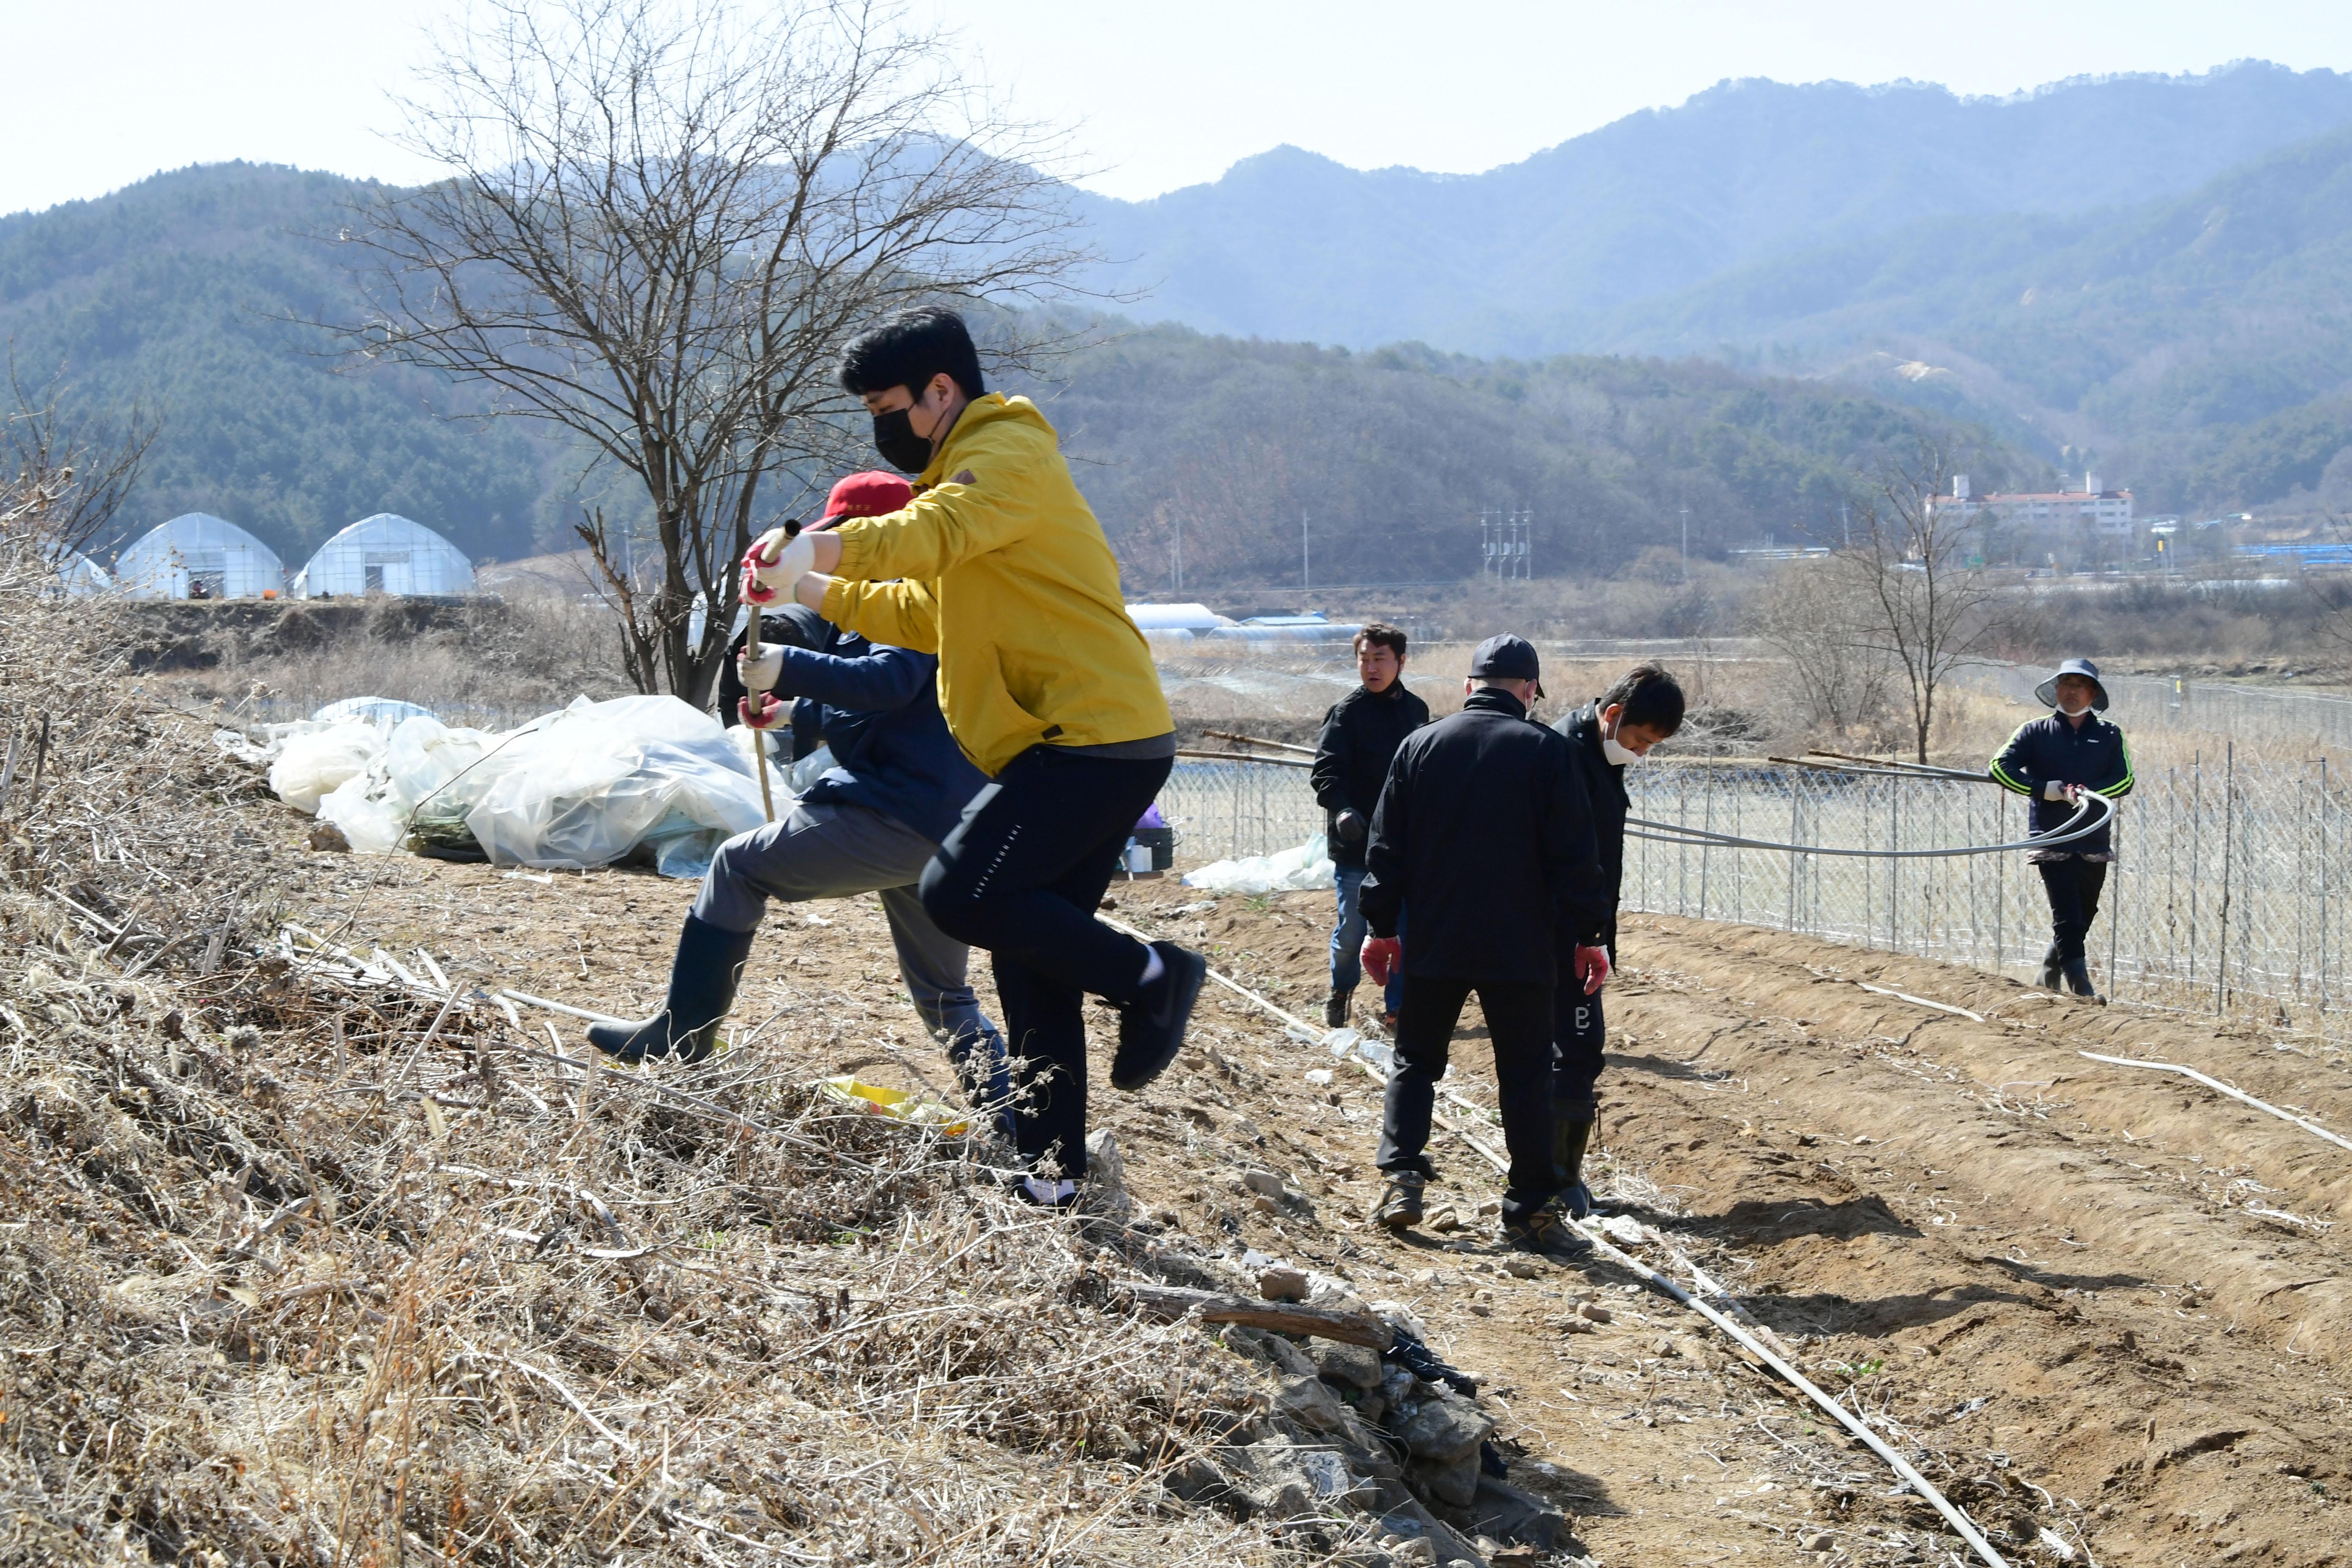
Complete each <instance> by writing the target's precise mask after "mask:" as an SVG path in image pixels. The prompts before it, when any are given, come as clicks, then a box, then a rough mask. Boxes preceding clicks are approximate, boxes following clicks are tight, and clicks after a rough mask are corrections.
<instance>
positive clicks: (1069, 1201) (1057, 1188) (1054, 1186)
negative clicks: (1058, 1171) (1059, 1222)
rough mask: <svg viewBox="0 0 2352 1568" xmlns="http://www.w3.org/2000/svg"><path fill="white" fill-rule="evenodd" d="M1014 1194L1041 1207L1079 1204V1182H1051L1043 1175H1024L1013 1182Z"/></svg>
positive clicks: (1065, 1207) (1024, 1201) (1048, 1207)
mask: <svg viewBox="0 0 2352 1568" xmlns="http://www.w3.org/2000/svg"><path fill="white" fill-rule="evenodd" d="M1013 1196H1014V1197H1016V1198H1019V1199H1020V1200H1021V1201H1022V1202H1023V1203H1024V1204H1029V1205H1033V1206H1034V1207H1037V1208H1041V1209H1065V1210H1067V1209H1074V1208H1076V1207H1077V1206H1078V1184H1077V1183H1076V1182H1071V1181H1060V1182H1049V1181H1047V1180H1045V1178H1044V1177H1042V1176H1024V1177H1022V1178H1021V1179H1020V1180H1019V1181H1017V1182H1015V1183H1013Z"/></svg>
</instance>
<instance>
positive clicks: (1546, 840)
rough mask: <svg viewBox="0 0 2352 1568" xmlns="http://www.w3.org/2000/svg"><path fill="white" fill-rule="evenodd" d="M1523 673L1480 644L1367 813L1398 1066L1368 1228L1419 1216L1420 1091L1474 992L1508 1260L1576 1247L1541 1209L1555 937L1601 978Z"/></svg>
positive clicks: (1547, 1180) (1589, 860)
mask: <svg viewBox="0 0 2352 1568" xmlns="http://www.w3.org/2000/svg"><path fill="white" fill-rule="evenodd" d="M1538 674H1539V669H1538V662H1537V658H1536V650H1535V649H1534V648H1533V647H1529V646H1528V644H1527V643H1526V642H1524V641H1522V640H1521V639H1519V638H1517V637H1489V638H1487V639H1486V641H1485V642H1483V643H1481V644H1479V645H1478V649H1477V652H1476V653H1475V654H1474V655H1473V656H1472V658H1471V661H1470V679H1469V680H1468V681H1467V682H1466V683H1465V690H1466V692H1467V694H1468V700H1467V701H1465V703H1464V704H1463V706H1462V710H1461V711H1460V712H1458V713H1454V714H1451V715H1449V716H1447V717H1446V718H1444V719H1441V720H1439V721H1437V722H1436V723H1434V724H1431V725H1429V726H1428V727H1426V728H1424V729H1423V730H1420V731H1416V732H1415V733H1414V734H1412V735H1411V736H1409V737H1407V739H1406V740H1405V742H1404V743H1403V744H1402V746H1400V747H1398V748H1397V754H1396V757H1395V760H1394V761H1392V762H1391V763H1390V764H1389V776H1388V781H1387V783H1386V784H1383V785H1382V786H1381V799H1380V805H1379V806H1378V807H1377V808H1376V809H1375V810H1374V812H1373V814H1372V832H1371V843H1370V848H1369V849H1368V851H1367V853H1366V855H1365V865H1366V870H1367V874H1366V876H1365V879H1364V888H1363V905H1362V907H1363V911H1364V920H1365V921H1366V923H1367V924H1369V925H1370V927H1371V930H1372V933H1373V934H1372V937H1371V938H1370V940H1369V941H1367V942H1365V944H1364V959H1365V963H1366V966H1367V967H1368V969H1370V972H1371V974H1372V977H1373V978H1374V979H1375V980H1385V979H1386V978H1387V976H1386V973H1385V972H1386V971H1388V970H1390V969H1391V968H1393V967H1394V966H1395V965H1397V964H1398V963H1399V962H1400V960H1401V961H1402V967H1403V971H1404V997H1403V1005H1402V1007H1401V1008H1400V1009H1399V1011H1398V1016H1397V1031H1396V1062H1397V1066H1396V1071H1395V1072H1394V1073H1393V1074H1391V1077H1390V1079H1389V1090H1388V1101H1387V1105H1386V1108H1385V1110H1384V1112H1383V1115H1382V1118H1381V1149H1380V1161H1379V1163H1380V1167H1381V1170H1382V1171H1383V1172H1385V1173H1387V1174H1388V1177H1389V1184H1388V1190H1387V1192H1386V1194H1384V1195H1383V1197H1382V1199H1381V1207H1380V1209H1379V1211H1378V1213H1377V1214H1376V1215H1375V1216H1374V1217H1375V1218H1377V1219H1378V1220H1379V1222H1380V1223H1381V1224H1382V1225H1385V1226H1390V1227H1391V1228H1402V1227H1403V1226H1410V1225H1413V1224H1415V1223H1417V1222H1418V1221H1419V1220H1420V1218H1421V1215H1422V1193H1423V1187H1424V1186H1425V1184H1427V1182H1428V1180H1429V1178H1430V1175H1431V1170H1430V1164H1429V1158H1428V1155H1427V1154H1426V1153H1425V1152H1424V1151H1425V1150H1426V1149H1427V1147H1428V1145H1429V1125H1430V1113H1431V1110H1432V1109H1433V1102H1434V1099H1435V1094H1436V1088H1437V1080H1438V1079H1441V1078H1443V1077H1444V1075H1445V1058H1446V1052H1447V1047H1449V1046H1450V1045H1451V1043H1452V1041H1453V1037H1454V1025H1455V1024H1456V1023H1458V1022H1459V1021H1460V1019H1461V1016H1462V1005H1463V1003H1464V1002H1465V1001H1467V1000H1468V999H1469V995H1470V993H1471V992H1472V991H1474V990H1475V991H1476V992H1477V993H1478V1005H1479V1006H1480V1008H1481V1009H1482V1010H1483V1011H1484V1012H1485V1013H1486V1029H1487V1033H1488V1035H1489V1037H1491V1039H1492V1041H1493V1044H1494V1048H1495V1079H1496V1087H1497V1088H1498V1089H1499V1090H1500V1095H1499V1098H1500V1100H1501V1103H1502V1111H1503V1141H1504V1143H1505V1145H1506V1146H1507V1148H1508V1150H1509V1151H1510V1162H1511V1168H1510V1172H1509V1174H1508V1176H1507V1185H1506V1187H1505V1191H1504V1194H1503V1235H1504V1239H1505V1240H1506V1241H1507V1242H1508V1243H1509V1244H1510V1245H1511V1246H1512V1247H1517V1248H1519V1249H1521V1250H1523V1251H1531V1252H1545V1253H1549V1254H1552V1255H1553V1256H1556V1257H1578V1256H1581V1255H1582V1254H1583V1253H1585V1252H1587V1251H1590V1250H1591V1244H1590V1243H1588V1242H1586V1241H1585V1240H1583V1238H1581V1237H1578V1236H1577V1235H1576V1234H1575V1233H1574V1232H1573V1231H1571V1230H1570V1229H1569V1228H1568V1227H1567V1226H1563V1225H1562V1224H1561V1223H1560V1221H1559V1211H1558V1209H1557V1207H1556V1206H1555V1205H1554V1204H1553V1202H1552V1198H1553V1196H1554V1194H1555V1193H1556V1192H1557V1190H1558V1184H1557V1182H1556V1181H1555V1180H1554V1178H1553V1175H1552V1150H1551V1109H1550V1097H1549V1094H1548V1093H1547V1088H1548V1084H1547V1079H1548V1078H1549V1073H1550V1070H1551V1020H1552V990H1553V987H1554V985H1555V984H1556V983H1557V982H1558V979H1559V964H1558V933H1559V931H1563V930H1564V931H1568V932H1570V935H1571V936H1572V939H1573V942H1574V957H1573V959H1572V961H1571V965H1572V967H1573V968H1574V969H1575V971H1576V972H1577V973H1579V974H1580V976H1581V977H1582V979H1583V981H1584V983H1585V984H1586V986H1587V988H1588V989H1590V990H1591V991H1596V992H1597V991H1598V990H1600V988H1601V984H1602V983H1603V982H1605V981H1606V980H1607V979H1608V977H1609V959H1608V954H1607V952H1605V951H1604V950H1603V948H1602V947H1601V933H1602V930H1603V928H1604V926H1605V925H1606V923H1607V921H1608V918H1609V898H1608V889H1607V888H1606V887H1605V886H1604V885H1603V883H1602V880H1601V867H1600V863H1599V859H1598V857H1597V852H1596V850H1595V848H1594V842H1593V834H1592V807H1591V803H1590V802H1589V801H1588V800H1587V799H1586V798H1585V793H1584V785H1583V783H1582V781H1581V780H1580V778H1579V777H1578V775H1577V770H1576V765H1575V763H1574V761H1573V759H1572V758H1571V757H1570V754H1569V743H1568V742H1567V741H1566V740H1564V739H1563V738H1562V737H1561V736H1559V734H1558V733H1556V732H1555V731H1550V730H1548V729H1546V728H1544V727H1543V726H1542V725H1540V724H1536V723H1532V722H1530V721H1528V705H1529V704H1530V703H1531V702H1532V701H1533V700H1535V699H1536V698H1537V697H1538V696H1540V695H1541V694H1542V688H1541V687H1540V685H1538ZM1408 905H1410V906H1411V908H1412V944H1411V946H1410V948H1408V949H1407V950H1405V951H1404V952H1402V954H1400V952H1399V951H1398V947H1399V944H1398V942H1397V940H1396V938H1397V922H1398V919H1399V917H1400V916H1401V915H1402V913H1403V911H1404V910H1405V908H1406V907H1407V906H1408Z"/></svg>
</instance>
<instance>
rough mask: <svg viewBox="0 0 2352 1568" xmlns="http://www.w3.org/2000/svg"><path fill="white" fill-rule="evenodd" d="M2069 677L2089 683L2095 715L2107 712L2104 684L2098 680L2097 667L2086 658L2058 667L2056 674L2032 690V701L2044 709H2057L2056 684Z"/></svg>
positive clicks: (2071, 659)
mask: <svg viewBox="0 0 2352 1568" xmlns="http://www.w3.org/2000/svg"><path fill="white" fill-rule="evenodd" d="M2070 675H2079V676H2081V677H2082V678H2083V679H2084V680H2087V681H2089V682H2090V683H2091V689H2092V690H2093V692H2094V693H2095V695H2094V696H2093V697H2092V698H2091V710H2092V711H2093V712H2095V713H2104V712H2105V711H2106V710H2107V688H2106V683H2105V681H2102V680H2101V679H2099V667H2098V666H2097V665H2095V664H2093V663H2092V662H2091V661H2090V660H2089V659H2087V658H2070V659H2068V660H2067V661H2066V662H2065V663H2063V664H2062V665H2060V666H2059V667H2058V673H2057V674H2055V675H2053V676H2052V677H2051V678H2050V679H2047V680H2045V681H2043V682H2042V684H2041V685H2039V686H2037V687H2035V688H2034V689H2033V700H2035V701H2036V702H2039V703H2041V704H2042V706H2043V707H2044V708H2055V707H2057V706H2058V683H2059V682H2060V681H2061V680H2063V679H2066V677H2068V676H2070Z"/></svg>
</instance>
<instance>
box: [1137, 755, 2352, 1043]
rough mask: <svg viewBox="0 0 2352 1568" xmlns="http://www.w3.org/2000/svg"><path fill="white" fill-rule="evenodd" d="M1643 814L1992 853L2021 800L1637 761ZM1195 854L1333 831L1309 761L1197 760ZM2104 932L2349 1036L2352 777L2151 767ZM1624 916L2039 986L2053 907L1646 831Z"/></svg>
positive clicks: (2002, 865)
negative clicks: (1841, 947) (1971, 969)
mask: <svg viewBox="0 0 2352 1568" xmlns="http://www.w3.org/2000/svg"><path fill="white" fill-rule="evenodd" d="M1626 784H1627V787H1628V788H1629V790H1630V791H1631V792H1632V794H1633V815H1634V816H1639V817H1646V818H1648V819H1650V820H1652V821H1654V822H1668V823H1675V824H1681V825H1687V826H1695V827H1703V828H1707V829H1711V830H1713V831H1715V832H1718V833H1727V834H1731V835H1734V836H1737V837H1748V838H1761V839H1769V840H1772V841H1776V842H1785V843H1790V844H1810V845H1834V846H1837V847H1842V848H1849V849H1895V848H1899V849H1921V848H1929V847H1963V846H1968V845H1974V844H1997V843H2003V842H2009V841H2012V840H2016V839H2020V838H2022V837H2024V836H2025V834H2026V831H2027V829H2026V820H2025V816H2026V802H2025V801H2024V800H2023V799H2022V798H2021V797H2020V796H2017V795H2011V794H2009V793H2008V792H2006V791H2004V790H2000V789H1998V788H1996V787H1994V786H1993V785H1992V784H1976V783H1967V782H1961V781H1957V780H1936V779H1926V778H1919V779H1895V778H1886V777H1880V776H1874V775H1868V774H1856V773H1829V772H1822V771H1818V770H1814V769H1810V768H1792V767H1785V766H1780V765H1776V764H1771V763H1699V762H1689V763H1667V762H1658V763H1644V764H1642V765H1640V766H1636V767H1633V768H1631V769H1628V770H1627V772H1626ZM1160 805H1161V810H1162V812H1163V813H1164V814H1165V815H1166V816H1168V818H1169V821H1170V823H1171V826H1174V827H1175V828H1176V830H1177V834H1178V852H1179V853H1180V854H1181V856H1183V857H1184V858H1185V859H1186V860H1187V861H1188V862H1192V863H1197V862H1199V861H1202V860H1208V859H1216V858H1223V857H1225V856H1230V855H1262V854H1266V853H1270V852H1272V851H1274V850H1277V849H1284V848H1288V847H1292V846H1295V845H1297V844H1299V843H1302V842H1304V841H1305V840H1306V839H1307V837H1310V836H1311V835H1313V834H1315V833H1318V832H1320V831H1321V830H1322V826H1323V823H1322V814H1321V813H1320V812H1319V811H1318V809H1317V807H1316V805H1315V802H1314V800H1313V798H1312V797H1311V796H1310V795H1308V793H1307V775H1306V773H1305V771H1304V770H1302V769H1297V768H1289V767H1280V766H1271V765H1267V764H1265V763H1223V762H1196V761H1191V760H1181V761H1179V762H1178V763H1177V765H1176V770H1175V773H1174V774H1173V775H1172V776H1171V779H1170V781H1169V785H1168V788H1167V790H1166V792H1165V793H1164V794H1163V795H1161V797H1160ZM2114 837H2115V847H2116V852H2117V856H2118V858H2117V860H2116V865H2115V866H2114V867H2113V868H2111V869H2110V871H2109V874H2108V879H2107V885H2106V889H2105V898H2104V900H2103V903H2102V910H2101V913H2100V916H2099V920H2098V923H2097V925H2096V926H2095V929H2094V931H2093V932H2092V942H2091V948H2092V952H2091V960H2092V967H2093V971H2094V975H2095V978H2096V979H2097V980H2098V982H2099V984H2100V986H2101V988H2102V989H2103V990H2105V992H2106V993H2107V994H2109V995H2112V996H2116V997H2118V998H2122V999H2127V1000H2131V1001H2137V1002H2146V1003H2150V1004H2154V1005H2161V1006H2168V1007H2176V1008H2188V1009H2192V1010H2200V1011H2205V1012H2210V1013H2223V1014H2226V1013H2243V1012H2247V1011H2260V1012H2262V1013H2263V1014H2265V1015H2268V1016H2278V1015H2282V1014H2284V1016H2286V1017H2287V1018H2288V1019H2289V1020H2290V1021H2291V1022H2298V1023H2303V1024H2307V1025H2310V1026H2314V1027H2318V1028H2321V1029H2324V1030H2325V1031H2326V1032H2327V1033H2330V1034H2335V1033H2339V1032H2352V1025H2347V1021H2346V1019H2345V1016H2344V1015H2345V1010H2346V1009H2347V1005H2352V997H2348V996H2347V983H2352V975H2347V956H2346V955H2347V952H2352V909H2348V908H2347V905H2352V874H2347V870H2346V868H2345V864H2344V862H2345V860H2346V858H2347V851H2352V779H2347V771H2346V770H2345V769H2344V768H2342V767H2341V766H2336V765H2331V764H2329V763H2325V762H2315V763H2294V764H2285V763H2273V762H2262V761H2255V760H2252V759H2249V758H2244V757H2240V756H2238V755H2236V754H2235V752H2234V750H2233V749H2230V748H2226V747H2225V749H2224V751H2223V752H2222V754H2221V756H2220V757H2217V758H2214V759H2212V760H2210V761H2206V762H2202V763H2197V764H2193V765H2190V766H2187V767H2175V768H2158V769H2155V770H2143V771H2142V772H2141V773H2140V774H2139V776H2138V783H2137V790H2136V791H2135V792H2134V794H2133V795H2131V796H2130V797H2129V798H2128V799H2126V801H2124V802H2123V804H2122V808H2121V810H2120V811H2119V812H2118V814H2117V816H2116V827H2115V836H2114ZM1623 898H1624V904H1625V907H1626V908H1628V909H1632V910H1648V911H1651V912H1654V913H1662V914H1676V915H1690V916H1696V917H1700V918H1704V919H1707V920H1718V921H1737V922H1741V923H1745V924H1749V925H1761V926H1771V927H1777V928H1779V929H1780V930H1784V931H1797V932H1801V933H1803V934H1805V935H1809V936H1816V937H1821V938H1824V939H1826V940H1828V941H1832V942H1845V943H1850V944H1853V945H1855V946H1861V947H1870V948H1877V949H1882V950H1885V951H1889V952H1905V953H1916V954H1917V955H1919V956H1921V957H1926V958H1933V959H1940V960H1942V961H1944V962H1947V963H1965V964H1970V965H1974V966H1977V967H1979V968H1984V969H1990V970H1994V971H1997V972H2000V973H2007V974H2011V975H2016V976H2020V977H2026V976H2030V975H2032V973H2034V972H2035V971H2037V970H2038V969H2039V968H2040V967H2041V962H2042V952H2043V950H2044V948H2045V947H2047V945H2048V944H2049V941H2050V913H2049V906H2048V904H2047V903H2046V902H2045V901H2044V900H2043V897H2042V883H2041V879H2040V877H2039V875H2038V874H2037V873H2036V872H2035V870H2034V868H2033V867H2032V866H2031V865H2030V864H2028V863H2027V861H2026V858H2025V856H2024V855H2023V853H2021V852H2010V853H2004V854H1997V855H1970V856H1960V857H1954V858H1922V859H1907V860H1895V859H1871V858H1850V857H1843V856H1829V855H1818V854H1813V855H1808V854H1793V853H1790V852H1788V851H1783V850H1759V849H1734V848H1722V847H1699V846H1696V845H1681V844H1664V843H1659V842H1655V841H1653V840H1646V839H1629V840H1628V841H1627V843H1626V847H1625V878H1624V889H1623Z"/></svg>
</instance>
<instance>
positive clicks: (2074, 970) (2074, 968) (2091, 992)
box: [2066, 958, 2106, 1002]
mask: <svg viewBox="0 0 2352 1568" xmlns="http://www.w3.org/2000/svg"><path fill="white" fill-rule="evenodd" d="M2066 989H2067V990H2069V991H2072V992H2073V993H2074V994H2075V995H2077V996H2085V997H2088V998H2089V999H2090V1000H2092V1001H2094V1002H2104V1001H2105V1000H2106V998H2105V997H2104V996H2102V995H2100V994H2099V990H2098V987H2097V986H2095V985H2093V984H2091V965H2090V963H2088V962H2087V961H2086V960H2084V959H2080V958H2077V959H2074V960H2073V961H2072V962H2070V963H2068V964H2067V965H2066Z"/></svg>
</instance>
